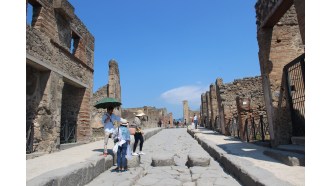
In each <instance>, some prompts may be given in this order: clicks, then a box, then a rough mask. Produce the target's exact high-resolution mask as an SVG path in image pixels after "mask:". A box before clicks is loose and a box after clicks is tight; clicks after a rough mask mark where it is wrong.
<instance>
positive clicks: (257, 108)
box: [201, 76, 266, 139]
mask: <svg viewBox="0 0 330 186" xmlns="http://www.w3.org/2000/svg"><path fill="white" fill-rule="evenodd" d="M241 98H244V99H249V109H248V113H249V115H248V114H246V115H248V116H250V115H251V116H254V117H259V115H266V109H265V103H264V100H263V92H262V81H261V77H260V76H257V77H246V78H243V79H236V80H234V81H233V82H231V83H226V84H224V83H223V80H222V79H221V78H217V79H216V82H215V84H211V85H210V90H209V91H207V92H206V93H203V94H202V95H201V101H202V102H201V122H202V123H204V124H205V126H206V128H209V129H213V130H216V131H218V132H220V133H222V134H225V135H233V131H232V130H231V125H232V122H233V121H234V120H235V121H236V122H237V125H238V126H239V127H240V128H243V126H244V122H243V120H244V121H245V119H246V117H248V116H245V117H238V116H241V115H242V112H243V110H239V105H237V99H241ZM240 118H241V119H240ZM242 133H243V132H242V131H241V134H242ZM242 139H244V138H242Z"/></svg>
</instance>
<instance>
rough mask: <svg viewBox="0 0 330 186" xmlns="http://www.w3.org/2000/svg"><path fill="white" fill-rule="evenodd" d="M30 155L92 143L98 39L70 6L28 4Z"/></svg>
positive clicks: (62, 2)
mask: <svg viewBox="0 0 330 186" xmlns="http://www.w3.org/2000/svg"><path fill="white" fill-rule="evenodd" d="M28 5H29V6H32V7H33V15H32V22H31V23H27V25H26V152H27V153H32V152H48V153H50V152H54V151H57V150H59V148H60V145H61V144H62V143H69V142H86V141H90V138H91V134H92V131H91V126H90V104H91V96H92V89H93V73H94V69H93V68H94V37H93V36H92V34H91V33H90V32H89V31H88V29H87V28H86V27H85V25H84V24H83V23H82V22H81V21H80V20H79V18H78V17H77V16H76V15H75V14H74V8H73V7H72V5H71V4H70V3H69V2H68V1H66V0H53V1H46V0H28V1H26V6H27V7H28Z"/></svg>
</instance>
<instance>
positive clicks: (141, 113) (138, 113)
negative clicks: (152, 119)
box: [136, 110, 146, 116]
mask: <svg viewBox="0 0 330 186" xmlns="http://www.w3.org/2000/svg"><path fill="white" fill-rule="evenodd" d="M144 115H146V114H145V113H143V111H142V110H138V111H137V114H136V116H144Z"/></svg>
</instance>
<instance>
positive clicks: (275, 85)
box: [255, 0, 305, 146]
mask: <svg viewBox="0 0 330 186" xmlns="http://www.w3.org/2000/svg"><path fill="white" fill-rule="evenodd" d="M269 3H270V2H269V1H265V0H259V1H257V3H256V6H255V8H256V14H257V28H258V32H257V39H258V44H259V62H260V70H261V76H262V79H263V84H262V86H263V91H264V96H265V98H264V99H265V104H266V110H267V117H268V121H269V125H270V137H271V142H272V146H277V145H280V144H289V143H290V141H291V137H292V128H293V126H292V118H291V116H290V115H291V112H292V111H290V109H289V108H288V107H289V104H288V103H287V101H288V97H287V95H288V92H287V91H288V90H287V87H286V78H287V77H285V74H283V68H284V66H285V65H287V64H288V63H290V62H291V61H293V60H294V59H296V58H297V57H298V56H300V55H301V54H304V53H305V46H304V40H305V38H304V37H305V33H304V32H305V21H304V18H305V11H304V7H305V1H301V0H298V1H296V0H293V1H274V2H273V3H272V5H271V6H270V4H269ZM303 125H304V123H303Z"/></svg>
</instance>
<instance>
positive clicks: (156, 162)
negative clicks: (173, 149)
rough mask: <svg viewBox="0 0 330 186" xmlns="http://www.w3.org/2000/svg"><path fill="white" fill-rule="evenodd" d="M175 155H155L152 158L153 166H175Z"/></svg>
mask: <svg viewBox="0 0 330 186" xmlns="http://www.w3.org/2000/svg"><path fill="white" fill-rule="evenodd" d="M174 165H175V162H174V155H173V154H166V153H165V154H154V155H153V156H152V161H151V166H154V167H161V166H174Z"/></svg>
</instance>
